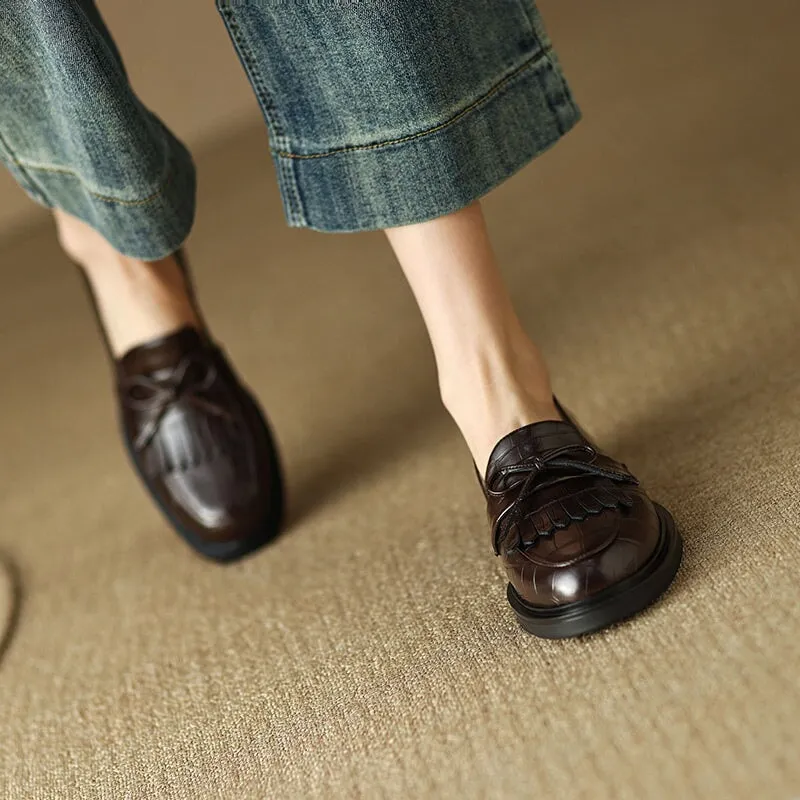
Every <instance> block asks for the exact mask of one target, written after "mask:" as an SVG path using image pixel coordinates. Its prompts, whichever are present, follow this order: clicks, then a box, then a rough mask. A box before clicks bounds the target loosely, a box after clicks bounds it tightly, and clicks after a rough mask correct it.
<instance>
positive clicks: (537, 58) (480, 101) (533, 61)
mask: <svg viewBox="0 0 800 800" xmlns="http://www.w3.org/2000/svg"><path fill="white" fill-rule="evenodd" d="M550 50H551V48H550V47H547V48H545V49H542V50H539V51H537V52H536V54H535V55H533V56H531V57H530V58H529V59H528V60H527V61H525V62H524V63H523V64H520V66H518V67H516V68H515V69H514V70H512V71H511V72H510V73H508V75H506V76H505V77H503V78H501V79H500V80H499V81H498V82H497V83H495V84H494V85H493V86H492V87H491V88H490V89H489V90H488V91H486V92H485V93H484V94H482V95H481V96H480V97H479V98H477V99H476V100H474V101H473V102H472V103H470V104H469V105H468V106H466V107H465V108H462V109H461V111H458V112H457V113H456V114H454V115H453V116H452V117H450V119H448V120H445V121H444V122H442V123H440V124H439V125H434V126H433V127H431V128H426V129H425V130H424V131H418V132H417V133H410V134H408V135H406V136H400V137H398V138H396V139H389V140H386V141H382V142H375V143H374V144H362V145H349V146H347V147H338V148H335V149H333V150H328V151H326V152H324V153H290V152H288V151H286V150H277V151H275V155H276V156H280V157H281V158H292V159H312V158H327V157H328V156H336V155H340V154H342V153H353V152H359V151H362V150H378V149H380V148H383V147H391V146H392V145H396V144H405V143H406V142H412V141H414V140H416V139H422V138H423V137H425V136H430V135H431V134H433V133H438V132H439V131H443V130H445V129H446V128H449V127H450V126H452V125H455V124H456V123H458V122H460V121H461V120H462V119H463V118H464V117H466V116H468V115H469V114H470V113H472V112H473V111H475V110H476V109H477V108H479V107H480V106H482V105H484V104H485V103H486V102H488V101H489V100H490V99H491V98H492V97H494V95H496V94H497V93H498V92H499V91H500V90H501V89H503V88H505V86H506V85H507V84H508V83H510V82H511V81H512V80H514V78H516V77H518V76H519V75H520V74H522V73H523V72H525V71H526V70H528V69H530V68H531V67H534V66H536V65H537V64H538V63H540V62H541V61H546V62H547V63H550V62H549V58H548V57H549V54H550Z"/></svg>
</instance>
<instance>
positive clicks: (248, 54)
mask: <svg viewBox="0 0 800 800" xmlns="http://www.w3.org/2000/svg"><path fill="white" fill-rule="evenodd" d="M217 8H218V10H219V12H220V15H221V16H222V19H223V22H224V23H225V27H226V28H227V29H228V33H229V34H230V37H231V39H232V40H233V43H234V46H235V47H236V50H237V52H238V54H239V58H240V60H241V62H242V66H243V67H244V70H245V72H246V73H247V76H248V77H249V79H250V83H251V84H252V86H253V90H254V91H255V94H256V97H257V98H258V101H259V105H260V106H261V113H262V114H263V115H264V119H265V121H266V123H267V127H268V128H269V132H270V137H271V138H272V139H273V140H274V141H275V143H276V144H277V145H278V146H285V143H287V142H288V139H287V138H286V135H285V134H284V128H283V125H281V123H280V120H279V119H278V117H277V112H276V109H275V106H274V104H273V102H272V96H271V94H270V92H269V89H268V88H267V82H266V81H265V80H264V77H263V75H262V74H261V71H260V69H259V67H258V61H257V59H256V58H255V57H254V55H253V50H252V48H251V47H250V43H249V41H248V40H247V36H246V34H245V32H244V31H243V30H242V29H241V28H240V27H239V24H238V23H237V22H236V18H235V14H234V11H233V9H232V8H231V7H230V6H229V5H227V4H224V3H223V2H218V3H217ZM279 152H280V151H279ZM277 166H278V173H279V178H280V179H281V183H282V185H283V187H284V189H285V190H286V191H285V192H284V193H283V197H284V198H285V199H286V204H287V206H288V216H289V218H290V222H293V223H295V224H307V219H306V214H305V211H304V209H303V204H302V201H301V199H300V196H299V193H298V187H297V179H296V176H295V173H294V168H293V166H292V165H291V164H287V163H286V162H285V161H284V162H279V163H278V165H277Z"/></svg>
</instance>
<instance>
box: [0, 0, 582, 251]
mask: <svg viewBox="0 0 800 800" xmlns="http://www.w3.org/2000/svg"><path fill="white" fill-rule="evenodd" d="M217 8H218V10H219V13H220V15H221V17H222V19H223V21H224V23H225V26H226V28H227V30H228V33H229V35H230V38H231V40H232V42H233V44H234V46H235V48H236V51H237V53H238V55H239V59H240V60H241V63H242V65H243V67H244V69H245V71H246V73H247V76H248V78H249V80H250V83H251V85H252V88H253V91H254V92H255V94H256V97H257V99H258V102H259V104H260V107H261V111H262V112H263V116H264V120H265V122H266V125H267V128H268V133H269V148H270V154H271V157H272V159H273V162H274V165H275V172H276V174H277V180H278V184H279V188H280V193H281V197H282V201H283V209H284V213H285V217H286V221H287V223H288V224H289V225H291V226H296V227H308V228H313V229H316V230H321V231H359V230H370V229H376V228H387V227H394V226H398V225H407V224H411V223H415V222H421V221H424V220H429V219H433V218H435V217H438V216H442V215H444V214H448V213H450V212H453V211H456V210H458V209H460V208H463V207H464V206H466V205H469V204H470V203H471V202H473V201H474V200H476V199H477V198H479V197H481V196H482V195H484V194H486V193H487V192H488V191H489V190H491V189H492V188H494V187H495V186H497V185H498V184H499V183H501V182H502V181H504V180H505V179H506V178H508V177H510V176H511V175H512V174H514V173H515V172H516V171H518V170H519V169H521V168H522V167H523V166H524V165H525V164H527V163H528V162H529V161H530V160H531V159H532V158H534V157H535V156H536V155H538V154H539V153H541V152H542V151H543V150H545V149H546V148H548V147H550V146H551V145H552V144H554V143H555V142H556V141H557V140H558V139H559V138H560V137H561V136H562V135H563V134H564V133H566V132H567V131H568V130H569V129H570V128H571V127H572V126H573V125H574V124H575V123H576V122H577V120H578V119H579V116H580V113H579V111H578V108H577V106H576V104H575V102H574V101H573V99H572V96H571V94H570V91H569V88H568V86H567V84H566V82H565V80H564V77H563V75H562V72H561V69H560V67H559V63H558V60H557V58H556V55H555V53H554V51H553V49H552V47H551V45H550V41H549V40H548V38H547V34H546V32H545V30H544V28H543V25H542V22H541V19H540V16H539V13H538V11H537V9H536V7H535V5H534V2H533V0H217ZM154 22H155V21H154ZM0 160H2V161H3V162H4V163H5V164H6V166H7V167H8V169H10V170H11V172H12V173H13V175H14V177H15V178H16V180H17V181H18V182H19V183H20V185H21V186H22V187H23V188H24V189H25V190H26V191H27V192H28V194H29V195H30V196H31V197H32V198H33V199H34V200H36V201H38V202H40V203H42V204H44V205H46V206H50V207H58V208H61V209H63V210H65V211H67V212H69V213H70V214H73V215H74V216H76V217H79V218H80V219H82V220H84V221H85V222H87V223H88V224H90V225H91V226H92V227H94V228H95V229H96V230H98V231H99V232H100V233H102V234H103V235H104V236H105V238H106V239H108V241H109V242H111V244H112V245H113V246H114V247H115V248H116V249H117V250H119V251H120V252H122V253H124V254H126V255H129V256H132V257H137V258H142V259H147V260H155V259H158V258H162V257H165V256H166V255H168V254H169V253H171V252H173V251H175V250H177V249H178V248H179V247H180V245H181V244H182V242H183V241H184V239H185V238H186V237H187V235H188V233H189V230H190V229H191V226H192V222H193V218H194V210H195V173H194V166H193V162H192V158H191V155H190V153H189V152H188V150H187V149H186V147H185V146H184V145H183V144H182V143H181V142H180V140H179V139H178V138H177V137H176V136H175V135H174V134H173V133H172V132H171V131H170V130H169V128H167V127H166V125H165V124H164V123H163V122H162V121H161V120H159V119H158V118H157V117H156V116H155V115H154V114H153V113H152V112H150V111H149V110H148V109H147V108H146V107H145V106H144V104H143V103H142V102H141V101H140V100H139V99H138V97H137V96H136V94H135V93H134V92H133V90H132V88H131V86H130V84H129V83H128V79H127V76H126V73H125V68H124V66H123V62H122V58H121V56H120V53H119V52H118V50H117V48H116V46H115V44H114V40H113V39H112V37H111V34H110V33H109V31H108V29H107V28H106V26H105V25H104V23H103V20H102V19H101V17H100V14H99V12H98V10H97V8H96V7H95V5H94V2H93V1H92V0H2V5H1V7H0Z"/></svg>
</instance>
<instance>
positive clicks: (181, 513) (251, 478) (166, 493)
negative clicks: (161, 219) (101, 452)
mask: <svg viewBox="0 0 800 800" xmlns="http://www.w3.org/2000/svg"><path fill="white" fill-rule="evenodd" d="M116 378H117V392H118V398H119V406H120V412H121V419H122V426H123V431H124V435H125V439H126V443H127V445H128V449H129V450H130V454H131V457H132V458H133V461H134V463H135V465H136V467H137V470H138V471H139V473H140V476H141V477H142V479H143V480H144V482H145V484H146V486H147V488H148V490H149V491H150V492H151V494H152V495H153V496H154V497H155V499H156V500H157V501H158V504H159V505H160V506H161V508H162V510H163V511H164V512H165V513H166V514H167V516H168V517H170V518H171V520H172V521H173V523H175V524H177V525H178V526H179V528H180V529H181V530H182V532H184V533H188V534H189V535H190V536H191V537H196V538H197V539H199V540H201V541H207V542H234V541H239V540H244V539H249V538H252V537H254V536H258V535H259V534H260V533H261V531H262V529H263V528H264V527H265V526H266V524H267V520H268V519H269V518H270V514H272V513H274V509H270V507H269V503H270V498H271V497H273V496H274V492H270V491H269V487H270V485H271V482H272V481H276V480H278V476H277V475H274V474H273V472H274V471H275V467H274V458H273V453H272V448H273V443H272V441H271V439H270V434H269V432H268V430H267V428H266V425H265V422H264V420H263V418H262V416H261V413H260V411H259V409H258V407H257V406H256V404H255V402H254V401H253V399H252V397H251V396H250V394H249V392H247V390H246V389H245V388H244V387H243V386H242V385H241V384H240V383H239V381H238V380H237V378H236V376H235V375H234V373H233V371H232V369H231V367H230V365H229V364H228V362H227V360H226V358H225V356H224V354H223V353H222V351H221V350H220V349H219V348H218V347H217V346H216V345H215V344H214V343H213V342H212V341H211V340H210V338H209V337H208V336H207V335H206V334H205V333H201V332H199V331H197V330H195V329H193V328H188V327H187V328H183V329H181V330H179V331H177V332H175V333H173V334H171V335H168V336H165V337H163V338H161V339H157V340H154V341H152V342H148V343H147V344H144V345H141V346H139V347H136V348H134V349H133V350H131V351H129V352H128V353H126V354H125V355H124V356H123V357H122V358H120V359H118V360H117V361H116Z"/></svg>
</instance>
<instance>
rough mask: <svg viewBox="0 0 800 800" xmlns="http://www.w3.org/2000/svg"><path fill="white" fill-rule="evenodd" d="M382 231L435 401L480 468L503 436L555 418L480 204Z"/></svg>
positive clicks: (543, 370) (540, 363)
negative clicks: (429, 354) (419, 328)
mask: <svg viewBox="0 0 800 800" xmlns="http://www.w3.org/2000/svg"><path fill="white" fill-rule="evenodd" d="M386 235H387V236H388V238H389V242H390V243H391V245H392V248H393V249H394V252H395V254H396V255H397V258H398V260H399V261H400V265H401V267H402V268H403V272H404V273H405V275H406V278H407V279H408V282H409V284H410V285H411V290H412V291H413V293H414V296H415V297H416V300H417V303H418V305H419V308H420V311H421V312H422V316H423V318H424V320H425V325H426V327H427V329H428V334H429V336H430V339H431V344H432V345H433V352H434V356H435V358H436V365H437V369H438V374H439V387H440V391H441V396H442V401H443V402H444V405H445V407H446V408H447V410H448V411H449V412H450V414H451V416H452V417H453V419H454V420H455V422H456V424H457V425H458V427H459V428H460V429H461V433H462V434H463V436H464V438H465V439H466V442H467V445H468V446H469V449H470V451H471V452H472V456H473V458H474V459H475V463H476V465H477V466H478V469H479V470H481V473H483V471H484V470H485V468H486V464H487V462H488V460H489V454H490V452H491V450H492V448H493V447H494V445H495V444H496V443H497V442H498V440H499V439H501V438H502V437H503V436H505V435H506V434H507V433H510V432H511V431H512V430H516V429H517V428H520V427H522V426H523V425H526V424H528V423H531V422H539V421H542V420H546V419H559V415H558V412H557V410H556V408H555V405H554V403H553V392H552V388H551V386H550V378H549V376H548V372H547V366H546V365H545V362H544V358H543V357H542V354H541V352H540V351H539V349H538V348H537V347H536V345H535V344H534V343H533V342H532V341H531V340H530V339H529V338H528V336H527V334H526V333H525V331H524V330H523V328H522V325H521V323H520V321H519V318H518V317H517V315H516V312H515V311H514V308H513V305H512V302H511V298H510V296H509V294H508V290H507V288H506V286H505V284H504V282H503V278H502V276H501V274H500V270H499V269H498V266H497V263H496V260H495V257H494V254H493V253H492V248H491V243H490V241H489V237H488V234H487V231H486V226H485V223H484V218H483V211H482V209H481V206H480V203H478V202H476V203H473V204H472V205H471V206H469V207H468V208H465V209H463V210H461V211H459V212H457V213H455V214H449V215H447V216H445V217H440V218H439V219H435V220H431V221H429V222H424V223H420V224H417V225H407V226H404V227H401V228H390V229H388V230H387V231H386Z"/></svg>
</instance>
